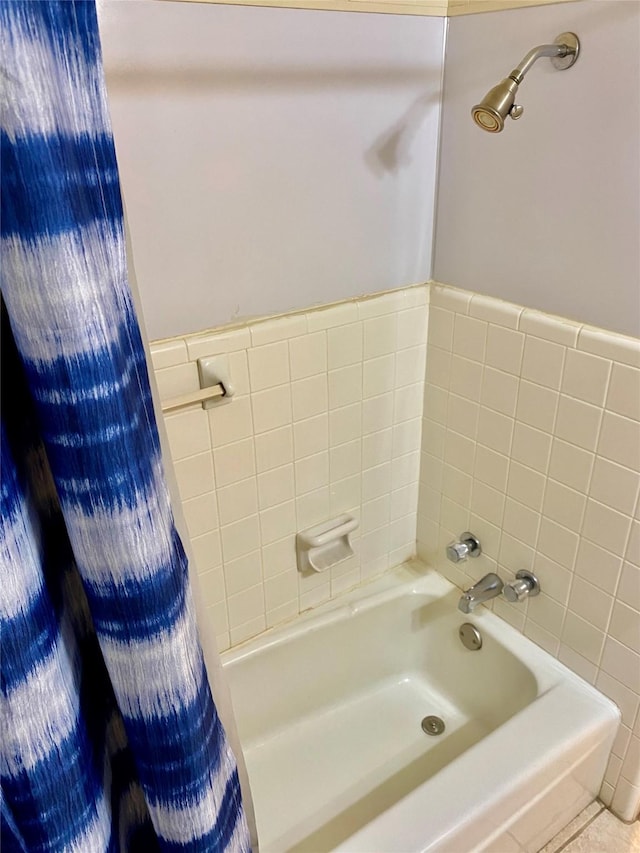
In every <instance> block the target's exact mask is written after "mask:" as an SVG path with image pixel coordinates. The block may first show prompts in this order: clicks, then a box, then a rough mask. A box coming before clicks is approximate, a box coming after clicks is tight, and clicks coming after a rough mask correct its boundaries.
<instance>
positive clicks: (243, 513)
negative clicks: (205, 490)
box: [218, 477, 258, 524]
mask: <svg viewBox="0 0 640 853" xmlns="http://www.w3.org/2000/svg"><path fill="white" fill-rule="evenodd" d="M218 508H219V511H220V524H231V522H233V521H240V519H242V518H246V517H247V516H249V515H255V514H256V512H257V511H258V490H257V487H256V479H255V477H249V479H247V480H241V481H240V482H237V483H233V484H232V485H230V486H224V487H221V488H218Z"/></svg>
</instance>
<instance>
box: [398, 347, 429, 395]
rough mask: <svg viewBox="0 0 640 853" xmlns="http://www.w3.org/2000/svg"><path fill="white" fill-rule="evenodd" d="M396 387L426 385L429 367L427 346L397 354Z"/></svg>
mask: <svg viewBox="0 0 640 853" xmlns="http://www.w3.org/2000/svg"><path fill="white" fill-rule="evenodd" d="M395 361H396V375H395V387H396V388H402V387H403V386H404V385H414V384H415V383H420V385H424V377H425V372H426V367H427V348H426V346H425V345H422V346H419V347H410V348H409V349H403V350H400V351H399V352H397V353H396V354H395Z"/></svg>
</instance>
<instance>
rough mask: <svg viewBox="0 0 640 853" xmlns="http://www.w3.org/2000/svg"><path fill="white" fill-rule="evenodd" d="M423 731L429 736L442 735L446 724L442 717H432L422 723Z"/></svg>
mask: <svg viewBox="0 0 640 853" xmlns="http://www.w3.org/2000/svg"><path fill="white" fill-rule="evenodd" d="M422 731H423V732H424V733H425V734H427V735H441V734H442V732H443V731H444V722H443V721H442V720H441V719H440V717H435V716H433V715H430V716H429V717H425V718H424V720H423V721H422Z"/></svg>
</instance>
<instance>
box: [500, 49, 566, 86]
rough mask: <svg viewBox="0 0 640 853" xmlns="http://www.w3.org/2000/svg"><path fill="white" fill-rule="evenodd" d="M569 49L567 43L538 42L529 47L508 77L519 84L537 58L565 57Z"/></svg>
mask: <svg viewBox="0 0 640 853" xmlns="http://www.w3.org/2000/svg"><path fill="white" fill-rule="evenodd" d="M569 51H570V47H569V45H568V44H539V45H538V46H537V47H533V48H531V50H530V51H529V53H528V54H527V55H526V56H525V58H524V59H523V60H522V62H520V63H519V64H518V65H517V66H516V68H514V69H513V71H512V72H511V74H509V77H511V79H512V80H513V81H514V82H515V83H517V84H518V85H520V83H522V81H523V80H524V75H525V74H526V73H527V71H528V70H529V69H530V68H531V66H532V65H533V64H534V62H537V60H538V59H540V58H541V57H543V56H549V57H558V58H562V57H565V56H566V55H567V54H568V53H569Z"/></svg>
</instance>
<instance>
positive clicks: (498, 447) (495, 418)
mask: <svg viewBox="0 0 640 853" xmlns="http://www.w3.org/2000/svg"><path fill="white" fill-rule="evenodd" d="M513 430H514V421H513V418H509V417H507V416H506V415H503V414H500V413H499V412H494V411H492V410H491V409H485V408H484V407H481V409H480V412H479V416H478V442H479V443H480V444H483V445H484V446H485V447H489V448H490V449H491V450H495V451H496V452H497V453H502V454H504V455H505V456H508V455H509V454H510V452H511V441H512V439H513Z"/></svg>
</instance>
